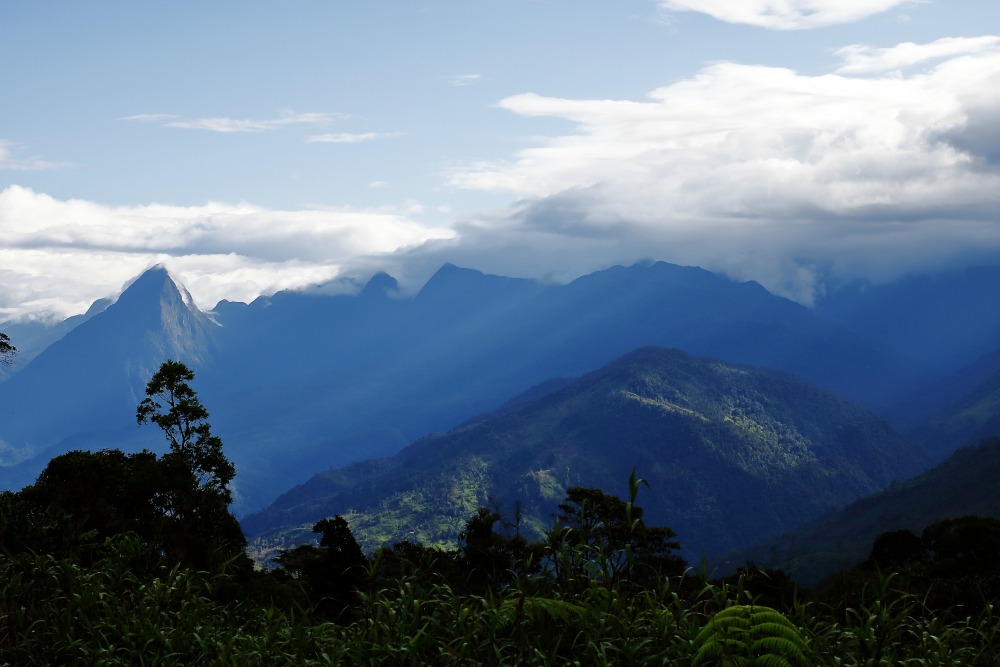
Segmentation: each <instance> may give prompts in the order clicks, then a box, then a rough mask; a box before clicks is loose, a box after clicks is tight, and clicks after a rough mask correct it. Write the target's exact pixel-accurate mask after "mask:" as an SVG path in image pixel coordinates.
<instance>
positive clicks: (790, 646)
mask: <svg viewBox="0 0 1000 667" xmlns="http://www.w3.org/2000/svg"><path fill="white" fill-rule="evenodd" d="M808 655H809V646H808V644H807V643H806V640H805V639H804V638H803V637H802V634H801V632H800V631H799V629H798V628H796V627H795V625H793V624H792V622H791V621H789V620H788V619H787V618H785V617H784V616H783V615H782V614H781V613H780V612H778V611H776V610H774V609H772V608H770V607H765V606H761V605H736V606H733V607H728V608H726V609H723V610H721V611H720V612H718V613H717V614H716V615H715V616H714V617H713V618H712V619H711V620H710V621H709V622H708V623H707V624H706V625H705V627H704V629H702V631H701V632H700V633H698V636H697V637H696V638H695V654H694V657H693V658H692V660H691V667H702V666H704V667H712V666H716V665H717V666H719V667H751V666H752V667H809V666H810V665H811V664H812V663H811V662H810V661H809V659H808Z"/></svg>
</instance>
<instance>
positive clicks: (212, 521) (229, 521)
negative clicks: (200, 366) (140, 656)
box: [136, 360, 248, 570]
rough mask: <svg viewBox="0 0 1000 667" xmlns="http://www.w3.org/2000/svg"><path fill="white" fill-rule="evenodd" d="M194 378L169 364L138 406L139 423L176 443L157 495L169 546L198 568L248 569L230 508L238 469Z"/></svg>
mask: <svg viewBox="0 0 1000 667" xmlns="http://www.w3.org/2000/svg"><path fill="white" fill-rule="evenodd" d="M193 379H194V372H193V371H191V370H190V369H189V368H188V367H187V366H185V365H184V364H182V363H180V362H178V361H173V360H168V361H166V362H164V363H163V364H162V365H161V366H160V369H159V370H158V371H157V372H156V373H155V374H154V375H153V377H152V379H150V381H149V383H148V384H147V385H146V398H145V399H143V400H142V402H141V403H140V404H139V406H138V407H137V408H136V421H137V422H138V423H139V424H140V425H141V424H145V423H148V422H152V423H154V424H156V425H157V426H159V427H160V428H161V429H162V430H163V432H164V434H165V436H166V438H167V442H168V443H169V445H170V451H169V452H167V453H166V454H164V455H163V457H162V458H161V460H160V473H161V475H162V479H161V480H160V481H161V486H160V487H159V488H160V489H161V490H160V491H159V492H157V493H156V494H154V496H153V502H154V504H155V506H156V508H157V510H158V511H159V512H160V513H161V514H162V515H163V516H164V518H165V519H166V520H165V523H164V531H165V533H166V534H165V536H164V544H165V545H168V547H169V549H170V550H171V551H172V555H173V557H174V558H175V559H176V560H177V561H179V562H181V563H183V564H185V565H189V566H192V567H196V568H204V569H211V570H214V569H218V568H219V567H222V566H224V565H226V564H227V563H230V562H234V561H235V562H238V563H240V564H241V567H246V564H247V562H248V561H247V559H246V556H245V555H244V554H243V549H244V548H245V547H246V538H245V537H244V535H243V532H242V530H241V529H240V526H239V523H237V521H236V519H235V517H233V515H232V514H231V513H230V512H229V503H230V502H231V500H232V494H231V492H230V490H229V483H230V482H231V481H232V479H233V476H234V475H235V468H234V467H233V464H232V463H231V462H230V461H229V459H227V458H226V455H225V454H224V453H223V451H222V440H221V439H220V438H219V437H218V436H215V435H213V434H212V429H211V426H210V425H209V423H208V421H207V420H208V410H206V409H205V407H204V406H203V405H202V404H201V401H200V400H199V399H198V396H197V394H196V393H195V391H194V389H192V388H191V385H190V384H188V383H189V382H190V381H191V380H193Z"/></svg>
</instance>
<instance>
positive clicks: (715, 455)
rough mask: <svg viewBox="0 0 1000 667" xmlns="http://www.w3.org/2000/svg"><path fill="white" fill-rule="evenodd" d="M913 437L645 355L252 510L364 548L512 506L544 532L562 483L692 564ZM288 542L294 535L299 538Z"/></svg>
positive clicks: (778, 520) (262, 532) (871, 479)
mask: <svg viewBox="0 0 1000 667" xmlns="http://www.w3.org/2000/svg"><path fill="white" fill-rule="evenodd" d="M922 463H923V460H922V457H921V455H920V453H919V452H918V450H915V449H914V447H913V446H911V445H910V444H909V443H908V442H906V441H905V440H904V439H903V438H902V437H901V436H899V435H898V434H896V433H894V432H892V431H891V429H889V428H888V427H887V426H886V425H885V424H884V423H882V422H881V421H880V420H879V419H878V418H876V417H875V416H873V415H872V414H870V413H868V412H866V411H864V410H862V409H860V408H858V407H856V406H854V405H852V404H850V403H847V402H846V401H843V400H841V399H837V398H834V397H833V396H831V395H829V394H826V393H824V392H822V391H820V390H818V389H815V388H813V387H811V386H810V385H807V384H805V383H803V382H801V381H799V380H796V379H794V378H792V377H790V376H787V375H782V374H777V373H773V372H769V371H765V370H761V369H755V368H749V367H738V366H733V365H729V364H726V363H723V362H721V361H718V360H713V359H704V358H696V357H692V356H690V355H688V354H686V353H684V352H681V351H678V350H666V349H662V348H643V349H640V350H637V351H635V352H633V353H631V354H628V355H626V356H625V357H622V358H620V359H618V360H616V361H614V362H613V363H611V364H608V365H607V366H605V367H603V368H601V369H600V370H598V371H595V372H593V373H590V374H587V375H585V376H583V377H581V378H579V379H577V380H575V381H572V382H570V383H568V384H566V385H565V386H563V387H561V388H556V389H555V390H554V391H551V392H550V393H547V394H545V395H543V396H542V397H541V398H538V399H536V400H533V401H531V400H528V401H515V402H514V403H512V404H511V406H510V407H508V408H506V409H504V410H501V411H499V412H497V413H494V414H491V415H487V416H485V417H482V418H479V419H476V420H472V421H470V422H468V423H467V424H465V425H464V426H462V427H460V428H458V429H455V430H453V431H450V432H448V433H445V434H442V435H434V436H429V437H426V438H423V439H421V440H419V441H417V442H415V443H414V444H412V445H411V446H409V447H407V448H405V449H404V450H403V451H402V452H400V453H399V454H398V455H396V456H394V457H392V458H389V459H383V460H378V461H369V462H363V463H358V464H354V465H352V466H349V467H347V468H340V469H334V470H330V471H327V472H325V473H322V474H320V475H318V476H316V477H314V478H313V479H312V480H310V481H309V482H308V483H306V484H304V485H302V486H300V487H297V488H295V489H293V490H292V491H290V492H288V493H286V494H285V495H283V496H282V497H280V498H279V499H278V500H277V501H276V502H275V503H274V504H273V505H272V506H271V507H269V508H268V509H267V510H266V511H265V512H262V513H260V514H257V515H253V516H250V517H247V518H246V519H245V521H244V522H243V525H244V529H245V530H246V531H247V532H248V534H249V535H251V536H257V537H262V536H263V537H265V538H272V539H273V538H276V537H277V538H279V539H280V538H281V537H280V536H281V535H282V534H284V535H285V536H287V535H288V534H289V532H290V531H291V532H293V533H294V529H295V528H296V527H302V526H309V525H311V523H312V522H313V521H316V520H318V519H319V518H322V517H324V516H329V515H331V514H335V513H341V514H346V515H349V516H350V517H351V523H352V529H354V530H355V532H356V534H358V535H359V536H360V538H361V539H362V540H363V541H364V542H365V544H366V545H367V546H368V547H372V546H375V545H377V544H379V543H381V542H383V541H386V540H393V539H400V538H405V537H408V536H409V537H415V538H418V539H420V540H421V541H424V542H427V543H443V542H447V541H449V540H454V539H455V537H456V536H457V534H458V531H459V530H460V528H461V526H462V524H463V522H464V521H465V520H466V519H467V518H468V517H469V516H470V515H471V514H472V513H473V512H474V511H475V509H476V507H478V506H480V505H485V504H487V503H490V502H497V503H499V504H500V505H501V506H505V507H507V508H508V510H509V509H510V508H511V507H512V506H513V504H514V503H519V504H520V505H521V506H522V508H523V510H524V512H525V516H526V523H527V525H526V530H529V532H530V531H531V530H534V531H535V534H536V535H537V534H538V531H540V530H541V529H542V528H543V527H544V526H546V525H548V524H549V523H550V515H551V512H552V511H553V509H554V507H555V504H556V503H557V502H559V501H560V500H561V499H562V497H563V494H564V492H565V489H566V487H568V486H571V485H573V486H594V487H600V488H602V489H604V490H606V491H609V492H611V493H617V494H620V493H623V492H624V485H625V481H626V480H627V478H628V475H629V473H630V471H631V470H632V469H633V468H634V469H635V470H636V471H637V472H638V474H639V475H640V476H641V477H644V478H646V479H648V480H649V482H650V484H651V486H652V488H651V489H649V490H648V491H647V490H644V491H643V496H642V498H641V503H642V505H643V506H644V507H645V508H646V512H647V514H646V516H647V517H648V519H649V520H650V521H651V522H654V523H660V524H666V525H669V526H671V527H672V528H674V529H675V530H676V531H677V532H678V534H679V536H680V538H681V540H682V543H683V545H684V546H685V547H686V549H687V551H686V554H685V555H687V556H688V557H689V558H695V559H697V557H698V554H699V553H700V550H702V549H704V550H705V551H706V552H707V553H709V554H712V555H721V554H722V553H724V552H726V551H728V550H731V549H733V548H736V547H738V546H741V545H746V544H749V543H751V542H753V541H755V540H756V539H759V538H760V537H762V536H764V535H768V534H773V533H775V532H778V531H781V530H785V529H787V528H789V527H791V526H794V525H796V524H798V523H801V522H803V521H806V520H808V519H809V518H812V517H815V516H817V515H818V514H820V513H821V512H823V511H825V510H828V509H830V508H833V507H836V506H839V505H842V504H844V503H846V502H848V501H849V500H851V499H853V498H856V497H858V496H860V495H863V494H867V493H871V492H873V491H875V490H877V489H879V488H881V487H883V486H884V485H886V484H888V483H889V482H891V481H892V480H893V479H897V478H903V477H904V476H906V475H908V474H911V473H912V472H914V471H916V470H917V469H919V468H920V466H921V465H922ZM293 539H294V538H293Z"/></svg>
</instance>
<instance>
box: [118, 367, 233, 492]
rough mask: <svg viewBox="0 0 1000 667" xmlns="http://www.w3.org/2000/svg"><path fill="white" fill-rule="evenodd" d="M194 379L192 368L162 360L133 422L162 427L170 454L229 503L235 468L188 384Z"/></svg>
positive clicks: (207, 487)
mask: <svg viewBox="0 0 1000 667" xmlns="http://www.w3.org/2000/svg"><path fill="white" fill-rule="evenodd" d="M193 379H194V371H192V370H191V369H189V368H188V367H187V366H185V365H184V364H182V363H181V362H179V361H173V360H168V361H166V362H164V363H163V364H162V365H161V366H160V369H159V370H158V371H156V373H155V374H154V375H153V377H152V378H151V379H150V381H149V383H148V384H147V385H146V398H144V399H143V400H142V402H141V403H140V404H139V407H138V408H137V409H136V421H137V422H138V423H139V424H140V425H141V424H145V423H148V422H153V423H154V424H156V425H157V426H159V427H160V428H161V429H163V433H164V435H166V438H167V442H168V443H169V444H170V452H171V454H174V455H176V456H178V457H180V458H182V459H183V460H184V461H185V462H186V463H187V465H188V467H189V468H190V470H191V471H192V472H193V473H194V474H195V475H196V476H197V478H198V484H199V486H202V487H204V488H206V489H208V490H211V491H213V492H215V493H217V494H219V495H220V496H224V497H225V499H226V502H227V504H228V503H229V502H230V501H231V495H230V491H229V488H228V485H229V482H231V481H232V479H233V476H234V475H235V468H234V467H233V464H232V463H230V462H229V460H228V459H227V458H226V456H225V454H223V453H222V440H221V439H220V438H219V437H218V436H215V435H212V427H211V426H210V425H209V423H208V410H206V409H205V406H203V405H202V404H201V401H200V400H198V395H197V394H196V393H195V391H194V389H192V388H191V385H189V384H188V383H189V382H190V381H191V380H193ZM160 401H162V403H160Z"/></svg>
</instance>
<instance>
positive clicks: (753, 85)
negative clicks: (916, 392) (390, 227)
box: [451, 38, 1000, 301]
mask: <svg viewBox="0 0 1000 667" xmlns="http://www.w3.org/2000/svg"><path fill="white" fill-rule="evenodd" d="M991 39H992V38H991ZM983 42H985V43H987V44H988V43H991V42H989V41H988V40H983ZM974 43H975V44H979V46H980V47H981V48H971V45H972V44H974ZM935 48H936V47H933V45H932V46H931V48H928V49H920V48H918V49H917V52H919V53H921V54H927V53H930V52H936V51H935ZM904 50H905V49H904ZM960 52H961V55H960V56H958V57H955V56H952V57H949V56H935V57H941V58H943V61H942V62H940V63H939V64H938V65H937V66H936V67H934V68H933V69H931V70H929V71H923V72H920V73H917V74H912V75H910V76H903V75H901V74H893V75H891V76H882V77H871V76H865V77H852V76H847V75H844V74H827V75H821V76H806V75H803V74H799V73H796V72H794V71H792V70H789V69H781V68H773V67H761V66H747V65H740V64H735V63H720V64H716V65H713V66H710V67H707V68H705V69H703V70H702V71H700V72H699V73H698V74H697V75H696V76H695V77H693V78H691V79H688V80H685V81H680V82H678V83H675V84H673V85H670V86H666V87H664V88H660V89H658V90H655V91H653V92H652V93H651V94H650V99H648V100H645V101H639V102H636V101H629V100H570V99H559V98H552V97H544V96H541V95H537V94H530V93H529V94H522V95H515V96H513V97H509V98H506V99H504V100H502V101H501V102H500V106H501V107H502V108H505V109H507V110H509V111H512V112H514V113H517V114H520V115H525V116H552V117H557V118H563V119H567V120H570V121H572V122H574V123H576V129H575V131H574V132H572V133H569V134H566V135H564V136H557V137H554V138H550V139H547V140H543V141H541V142H540V143H539V145H536V146H533V147H529V148H525V149H523V150H521V151H520V152H519V153H517V154H516V155H515V156H514V159H513V160H511V161H508V162H506V163H499V164H475V165H470V166H469V167H467V168H465V169H462V170H459V171H456V172H454V173H453V174H452V175H451V183H452V184H453V185H455V186H458V187H463V188H472V189H479V190H486V191H497V192H508V193H512V194H514V195H515V196H517V197H520V198H521V199H522V203H521V204H520V206H519V210H518V211H517V212H516V213H515V214H513V215H510V216H508V217H507V218H506V219H501V220H500V221H497V220H492V221H489V222H487V223H483V225H482V226H480V227H477V228H476V229H475V230H474V231H475V234H477V235H480V236H483V237H484V238H485V236H486V235H488V234H490V233H493V234H496V235H500V236H502V237H503V238H506V239H508V241H509V242H510V243H511V245H512V247H513V246H515V245H516V242H515V241H514V237H512V236H509V235H510V234H514V233H515V232H516V233H518V234H528V233H530V234H532V235H535V236H536V237H538V238H539V239H541V238H542V237H545V238H546V241H545V243H546V245H547V247H549V248H550V249H553V250H551V252H550V253H549V255H550V256H551V257H553V258H555V264H550V266H552V267H553V270H556V271H558V270H560V269H559V266H557V265H558V264H560V263H561V264H563V265H564V266H565V270H566V271H572V270H573V267H572V266H570V265H569V264H568V263H567V262H568V261H569V260H567V259H566V258H567V257H568V255H569V254H570V252H569V251H567V250H564V251H559V250H554V248H555V247H556V246H557V245H559V244H563V245H564V247H565V248H567V249H569V248H575V250H574V252H577V253H583V252H586V253H587V254H586V256H587V257H588V258H590V259H591V260H592V261H593V260H595V259H598V258H602V257H603V258H606V259H607V261H609V262H620V261H625V260H626V259H629V258H634V259H638V258H640V257H655V258H659V259H668V260H671V261H679V262H682V263H697V264H702V265H705V266H707V267H708V268H713V269H717V270H724V271H727V272H729V273H730V274H733V275H737V276H738V277H741V278H755V279H757V280H760V281H761V282H764V283H765V284H767V285H768V286H769V287H772V288H774V289H777V290H778V291H781V292H783V293H785V294H788V295H791V296H794V297H796V298H799V299H800V300H803V301H808V300H809V299H810V297H811V290H812V289H814V288H815V287H816V286H817V284H818V282H817V281H819V280H820V279H821V274H824V273H834V274H836V275H840V276H854V277H857V276H866V277H869V278H875V279H879V278H888V277H892V276H893V275H898V274H899V273H901V272H904V271H907V270H910V269H913V268H915V267H918V266H921V265H928V264H934V263H935V262H937V263H941V262H947V261H950V260H953V259H954V258H956V257H959V256H965V255H968V254H975V253H998V252H1000V221H998V220H997V217H996V211H997V210H998V208H1000V138H997V134H996V127H997V122H998V121H1000V88H997V86H996V85H995V83H996V81H998V80H1000V52H998V51H997V49H995V48H985V47H983V44H982V43H980V42H966V43H965V48H962V49H960ZM489 230H493V231H492V232H490V231H489ZM461 232H462V234H463V238H465V237H466V235H467V234H470V233H471V232H470V231H469V230H468V229H462V230H461ZM524 238H527V237H524ZM525 264H528V262H525ZM804 267H805V268H804Z"/></svg>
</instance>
